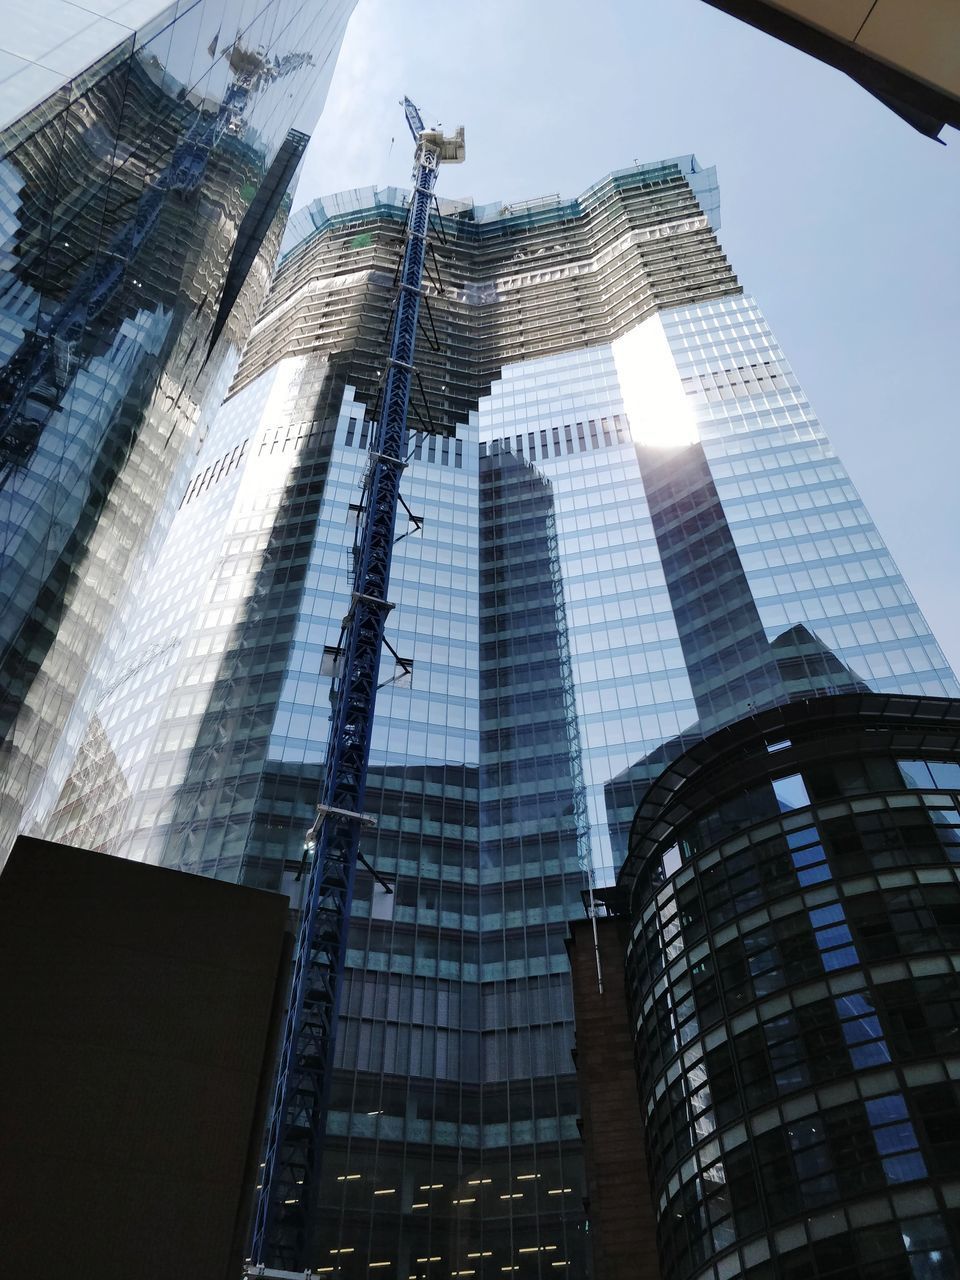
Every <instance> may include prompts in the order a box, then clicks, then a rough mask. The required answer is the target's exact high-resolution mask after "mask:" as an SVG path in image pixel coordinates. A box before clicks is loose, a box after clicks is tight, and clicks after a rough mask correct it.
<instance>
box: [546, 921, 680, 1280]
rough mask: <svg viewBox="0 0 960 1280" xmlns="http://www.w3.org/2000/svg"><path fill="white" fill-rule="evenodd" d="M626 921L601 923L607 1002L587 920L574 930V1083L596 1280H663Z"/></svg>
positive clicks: (571, 952) (574, 925)
mask: <svg viewBox="0 0 960 1280" xmlns="http://www.w3.org/2000/svg"><path fill="white" fill-rule="evenodd" d="M626 929H627V921H626V920H621V919H617V918H615V917H611V916H607V917H602V918H600V919H598V920H597V933H598V938H599V943H600V966H601V971H602V973H603V988H604V989H603V994H602V995H601V994H600V993H599V991H598V989H597V968H596V960H595V957H594V949H593V933H592V929H591V925H590V921H589V920H577V921H574V922H573V923H572V924H571V926H570V933H571V939H570V941H569V942H568V944H567V951H568V953H569V956H570V964H571V968H572V971H573V1003H574V1016H575V1018H576V1036H577V1049H576V1059H577V1080H578V1083H579V1086H580V1110H581V1117H582V1121H583V1141H584V1154H585V1158H586V1172H587V1191H588V1195H589V1198H590V1232H591V1239H592V1241H593V1254H594V1278H595V1280H660V1270H659V1267H658V1264H657V1246H656V1222H655V1218H654V1212H653V1204H652V1202H651V1199H650V1183H649V1178H648V1175H647V1157H646V1149H645V1147H644V1139H643V1121H642V1118H641V1114H640V1103H639V1100H638V1097H637V1078H636V1073H635V1070H634V1065H633V1042H632V1039H631V1035H630V1027H629V1024H628V1020H627V998H626V991H625V989H624V952H625V950H626Z"/></svg>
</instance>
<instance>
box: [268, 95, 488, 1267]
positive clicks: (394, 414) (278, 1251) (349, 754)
mask: <svg viewBox="0 0 960 1280" xmlns="http://www.w3.org/2000/svg"><path fill="white" fill-rule="evenodd" d="M403 106H404V111H405V113H406V117H407V123H408V124H409V126H410V131H411V133H412V134H413V137H414V140H415V142H416V159H415V168H414V190H413V194H412V198H411V202H410V209H409V214H408V218H407V226H406V240H405V245H404V251H403V262H402V267H401V271H400V283H399V288H398V294H397V300H396V309H395V322H394V327H393V337H392V341H391V345H390V355H389V357H388V360H387V366H386V380H385V383H384V391H383V401H382V406H383V407H382V412H381V416H380V421H379V423H378V424H377V425H376V431H375V435H374V444H373V450H372V452H371V459H370V468H369V470H368V472H367V478H366V487H365V491H364V498H363V503H362V508H363V525H362V530H361V531H360V534H359V545H358V549H357V555H356V557H355V569H354V581H353V591H352V595H351V603H350V609H349V612H348V614H347V617H346V619H345V621H344V632H343V635H342V637H341V650H340V674H339V680H338V682H337V684H336V688H335V692H334V703H333V712H332V716H331V720H332V724H331V728H330V736H329V739H328V742H327V754H326V765H325V773H324V781H323V786H322V790H321V795H320V803H319V804H318V806H317V818H316V821H315V823H314V825H313V827H312V828H311V830H310V832H309V833H308V835H307V842H308V850H309V851H311V852H312V859H311V863H310V871H309V876H308V880H307V885H306V890H305V893H304V902H303V908H302V911H301V916H300V927H299V932H298V935H297V941H296V947H295V952H294V960H293V976H292V981H291V989H290V997H289V1003H288V1008H287V1017H286V1022H285V1025H284V1030H283V1039H282V1043H281V1048H280V1059H279V1066H278V1070H277V1078H276V1083H275V1086H274V1094H273V1100H272V1109H271V1113H270V1118H269V1125H268V1130H267V1140H266V1147H265V1150H264V1154H263V1165H262V1166H261V1178H260V1186H259V1188H258V1199H257V1207H256V1213H255V1218H254V1227H253V1236H252V1243H251V1251H250V1253H251V1261H252V1262H253V1264H254V1271H253V1274H269V1273H265V1272H264V1271H263V1270H262V1269H261V1268H263V1267H264V1266H270V1267H274V1266H277V1267H287V1268H292V1269H293V1270H294V1271H296V1270H300V1271H302V1270H303V1269H304V1268H305V1267H307V1266H308V1265H309V1264H310V1261H311V1259H309V1258H308V1257H307V1254H308V1251H309V1247H310V1237H311V1234H312V1222H313V1219H314V1215H315V1212H316V1205H317V1202H318V1199H319V1173H320V1159H321V1148H322V1144H323V1136H324V1129H325V1124H326V1114H327V1108H328V1104H329V1096H330V1084H331V1076H332V1072H333V1049H334V1038H335V1035H336V1024H337V1014H338V1006H339V999H340V992H341V988H342V985H343V974H344V967H345V961H346V949H347V930H348V925H349V918H350V908H351V903H352V900H353V888H354V880H355V876H356V867H357V858H358V852H359V840H360V828H361V825H362V824H363V823H364V821H365V817H364V814H363V802H364V794H365V790H366V781H367V765H368V761H369V757H370V739H371V732H372V729H373V717H374V708H375V703H376V696H377V683H378V677H379V670H380V659H381V654H382V651H383V644H384V638H383V633H384V626H385V623H386V619H387V615H388V613H389V611H390V609H391V608H392V605H391V604H390V603H389V601H388V599H387V593H388V589H389V583H390V564H391V560H392V556H393V544H394V538H395V532H394V529H395V524H396V517H397V507H398V502H399V491H400V480H401V476H402V473H403V469H404V467H405V466H406V455H407V410H408V406H409V402H410V388H411V379H412V376H413V373H414V364H413V361H414V354H415V348H416V334H417V322H418V317H419V312H420V301H421V298H422V296H423V274H424V262H425V257H426V241H427V233H428V231H429V224H430V209H431V204H432V202H433V199H434V194H433V191H434V186H435V184H436V180H437V171H438V168H439V165H440V163H441V162H444V161H452V162H455V163H456V162H458V161H461V160H462V159H463V155H464V143H463V129H462V127H461V128H459V129H458V130H457V131H456V133H455V134H453V135H444V134H442V133H440V132H439V130H428V129H425V128H424V124H423V120H422V119H421V117H420V113H419V111H418V110H417V108H416V107H415V106H414V104H413V103H412V102H411V101H410V100H409V98H405V99H404V102H403Z"/></svg>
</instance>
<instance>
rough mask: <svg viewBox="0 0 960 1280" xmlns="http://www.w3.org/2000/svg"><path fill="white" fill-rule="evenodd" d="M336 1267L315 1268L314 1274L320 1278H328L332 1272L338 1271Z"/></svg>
mask: <svg viewBox="0 0 960 1280" xmlns="http://www.w3.org/2000/svg"><path fill="white" fill-rule="evenodd" d="M336 1269H337V1268H336V1267H314V1269H313V1270H314V1274H315V1275H318V1276H328V1275H329V1274H330V1272H331V1271H336Z"/></svg>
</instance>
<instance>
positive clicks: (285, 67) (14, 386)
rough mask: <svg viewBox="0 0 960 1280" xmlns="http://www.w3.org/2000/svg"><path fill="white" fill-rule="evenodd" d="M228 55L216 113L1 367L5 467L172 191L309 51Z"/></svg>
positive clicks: (30, 441) (14, 459) (192, 182)
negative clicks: (262, 89)
mask: <svg viewBox="0 0 960 1280" xmlns="http://www.w3.org/2000/svg"><path fill="white" fill-rule="evenodd" d="M228 57H229V63H230V66H231V68H232V70H233V73H234V78H233V80H232V81H231V83H230V84H229V85H228V86H227V89H226V92H225V93H224V95H223V100H222V102H221V104H220V108H219V110H218V111H217V113H216V115H215V116H212V117H209V116H208V117H206V118H205V117H204V115H203V114H202V112H201V113H199V114H198V117H197V119H196V121H195V122H194V124H193V125H192V126H191V127H190V129H189V130H188V131H187V133H186V134H184V136H183V137H182V138H180V139H179V141H178V142H177V144H176V147H175V148H174V151H173V155H172V156H171V158H170V163H169V164H168V165H167V166H166V168H165V169H163V170H162V171H161V172H160V174H159V175H158V176H157V179H156V181H155V182H154V183H153V185H152V186H150V187H147V188H146V190H145V191H144V192H143V194H142V195H141V196H140V198H139V200H138V201H137V204H136V208H135V209H134V212H133V216H132V217H131V218H129V219H128V220H127V222H125V223H124V224H123V225H122V226H121V227H120V228H119V229H118V230H117V231H115V232H114V234H113V236H112V238H111V239H110V242H109V244H108V245H107V247H106V249H105V250H104V251H103V252H102V253H99V254H98V255H97V256H96V259H95V261H94V263H93V265H92V266H90V267H88V268H87V269H86V270H85V271H84V272H83V273H82V274H81V276H80V278H79V279H78V280H77V282H76V284H75V285H74V286H73V288H72V289H71V291H70V293H69V294H68V295H67V297H66V299H65V300H64V301H63V302H62V303H61V304H60V305H59V306H58V307H57V309H56V311H54V312H53V314H52V315H49V316H43V317H41V319H40V321H39V323H38V324H37V327H36V329H34V330H33V331H32V332H30V333H26V334H24V336H23V339H22V340H21V342H20V345H19V347H18V348H17V350H16V351H15V352H14V353H13V355H12V356H11V357H10V360H9V361H8V362H7V364H6V365H5V366H4V368H3V369H2V370H0V467H4V466H7V467H9V466H19V465H22V464H23V463H25V462H27V461H28V460H29V459H30V457H31V456H32V454H33V452H34V450H35V449H36V447H37V442H38V441H39V438H40V434H41V432H42V431H43V428H44V426H45V425H46V423H47V422H48V421H49V419H50V416H51V415H52V414H53V412H54V411H55V410H56V409H57V408H58V407H59V404H60V401H61V399H62V397H63V393H64V391H65V390H66V387H67V385H68V383H69V381H70V378H71V376H72V374H73V371H74V368H75V365H76V350H77V344H78V343H79V342H80V340H81V338H82V337H83V335H84V332H85V331H86V329H87V328H88V326H89V325H90V323H91V321H93V320H95V319H96V318H97V316H99V315H100V313H101V312H102V311H103V310H104V308H105V307H106V306H107V304H108V303H109V302H110V301H111V299H112V298H113V297H114V296H115V295H116V294H117V292H118V290H119V289H120V287H121V285H122V283H123V278H124V276H125V274H126V271H127V268H128V267H129V266H130V265H131V264H132V263H133V262H134V260H135V259H136V257H137V255H138V254H139V253H140V250H141V249H142V248H143V246H144V244H146V243H147V241H148V240H149V239H150V237H151V235H152V234H153V232H154V229H155V228H156V225H157V222H158V220H159V218H160V213H161V211H162V209H163V206H164V202H165V201H166V198H167V196H168V195H169V194H170V193H171V192H175V193H176V194H177V195H179V196H182V197H185V196H190V195H192V194H193V193H194V192H195V191H196V190H197V188H198V187H199V186H200V183H201V182H202V180H203V176H204V174H205V173H206V170H207V165H208V163H209V161H210V154H211V152H212V151H213V150H214V148H215V147H216V146H217V145H218V143H219V142H220V139H221V138H222V137H223V135H224V134H225V133H231V134H234V135H236V136H239V135H240V134H242V132H243V129H244V124H245V122H244V120H243V115H244V112H245V111H246V108H247V106H248V103H249V100H250V95H251V93H252V92H254V90H256V89H257V88H259V86H260V85H261V84H262V83H269V82H270V81H271V80H274V79H278V78H279V77H281V76H284V75H287V74H288V73H289V72H290V71H295V70H296V69H297V68H298V67H299V66H301V65H302V63H303V61H304V59H305V58H308V55H302V54H290V55H287V56H285V57H283V58H276V59H273V60H266V59H265V58H264V57H263V55H261V54H255V53H247V52H245V51H243V50H241V49H239V48H237V47H236V46H234V47H233V48H232V49H231V50H230V51H229V55H228Z"/></svg>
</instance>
